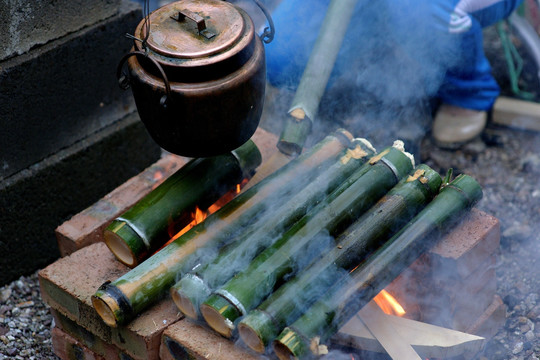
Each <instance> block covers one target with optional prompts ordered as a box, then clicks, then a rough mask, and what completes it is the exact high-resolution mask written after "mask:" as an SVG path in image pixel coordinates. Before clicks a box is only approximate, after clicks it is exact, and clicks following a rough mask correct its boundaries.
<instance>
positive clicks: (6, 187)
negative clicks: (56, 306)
mask: <svg viewBox="0 0 540 360" xmlns="http://www.w3.org/2000/svg"><path fill="white" fill-rule="evenodd" d="M141 149H144V151H141ZM160 156H161V149H160V148H159V147H158V146H157V145H156V144H155V142H154V141H153V140H152V139H150V136H149V135H148V134H147V132H146V130H145V128H144V125H143V124H142V122H141V121H140V120H139V118H138V116H137V115H136V114H130V115H129V116H126V117H124V118H122V119H120V120H118V118H117V119H116V122H114V123H112V124H111V125H109V126H106V127H104V128H103V129H102V130H101V131H99V132H96V133H94V134H92V135H91V136H89V137H87V138H85V139H84V140H82V141H79V142H77V143H75V144H73V145H72V146H70V147H68V148H65V149H63V150H61V151H59V152H58V153H56V154H54V155H52V156H49V157H47V158H46V159H44V160H43V161H41V162H39V163H37V164H35V165H33V166H32V167H30V168H29V169H26V170H25V171H23V172H21V173H19V174H17V175H14V176H11V177H9V178H8V179H6V180H4V181H0V253H2V254H9V256H2V257H0V268H1V269H2V272H0V284H5V283H8V282H10V281H12V280H14V279H17V278H19V277H20V276H21V275H26V274H30V273H33V272H34V271H36V270H37V269H40V268H43V267H45V266H47V265H48V264H50V263H51V262H53V261H54V260H56V259H57V258H58V257H59V251H58V247H57V243H56V238H55V235H54V229H55V228H56V227H57V226H58V225H59V224H61V223H62V222H64V221H65V220H66V219H69V218H70V217H71V216H73V215H74V214H76V213H78V212H80V211H81V210H82V209H84V208H86V207H88V206H89V205H90V204H93V203H94V202H96V201H97V200H98V199H99V198H101V197H102V196H103V195H105V194H107V193H108V192H110V191H111V190H112V189H114V188H116V187H117V186H119V185H120V184H122V183H123V182H125V181H126V179H129V178H130V177H132V176H134V175H136V174H138V173H139V172H141V171H142V170H143V169H145V168H146V167H148V166H149V165H150V164H152V163H154V162H155V161H156V160H157V159H159V157H160Z"/></svg>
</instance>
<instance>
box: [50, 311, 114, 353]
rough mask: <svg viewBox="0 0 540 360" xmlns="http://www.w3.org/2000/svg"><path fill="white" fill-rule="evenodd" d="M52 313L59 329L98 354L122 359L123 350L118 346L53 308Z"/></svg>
mask: <svg viewBox="0 0 540 360" xmlns="http://www.w3.org/2000/svg"><path fill="white" fill-rule="evenodd" d="M51 313H52V315H53V317H54V323H55V326H56V327H57V328H58V329H60V330H62V331H63V332H64V333H66V334H68V335H69V336H71V337H73V338H74V339H75V340H77V341H78V342H80V343H81V344H83V345H84V346H86V347H87V348H88V349H90V350H91V351H93V352H95V353H96V354H97V355H100V356H102V357H104V358H105V359H110V360H116V359H121V351H120V349H119V348H117V347H116V346H113V345H111V344H109V343H107V342H105V341H104V340H103V339H101V338H100V337H98V336H96V335H94V334H93V333H91V332H90V331H88V330H86V329H85V328H83V327H82V326H79V325H78V324H77V323H76V322H74V321H72V320H70V319H68V318H67V317H66V316H64V315H62V314H61V313H60V312H58V311H56V310H54V309H51Z"/></svg>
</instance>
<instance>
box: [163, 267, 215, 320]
mask: <svg viewBox="0 0 540 360" xmlns="http://www.w3.org/2000/svg"><path fill="white" fill-rule="evenodd" d="M210 293H211V291H210V289H209V288H208V286H206V284H205V283H204V281H203V280H202V279H201V278H199V277H198V276H196V275H192V274H188V275H186V276H185V277H183V278H182V279H181V280H180V281H179V282H177V283H176V284H175V285H174V286H173V287H172V288H171V297H172V299H173V301H174V303H175V304H176V307H178V309H179V310H180V311H181V312H182V313H183V314H184V315H186V316H187V317H189V318H191V319H198V318H199V316H200V313H199V306H200V305H201V303H202V302H203V301H204V300H205V299H206V298H207V297H208V296H209V295H210Z"/></svg>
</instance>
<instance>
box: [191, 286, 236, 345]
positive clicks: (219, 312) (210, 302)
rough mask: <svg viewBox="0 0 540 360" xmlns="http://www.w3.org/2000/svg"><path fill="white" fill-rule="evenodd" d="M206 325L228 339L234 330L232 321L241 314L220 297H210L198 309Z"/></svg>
mask: <svg viewBox="0 0 540 360" xmlns="http://www.w3.org/2000/svg"><path fill="white" fill-rule="evenodd" d="M200 311H201V314H202V316H203V318H204V320H205V321H206V323H207V324H208V325H209V326H210V327H211V328H212V329H214V330H215V331H216V332H218V333H220V334H221V335H223V336H225V337H227V338H230V337H232V335H233V331H234V329H235V328H236V326H235V324H234V321H235V320H236V319H238V318H239V317H240V316H242V314H241V312H240V311H239V310H238V309H237V308H236V307H235V306H234V305H233V304H231V303H230V302H229V301H228V300H227V299H225V298H223V297H222V296H220V295H217V294H214V295H211V296H210V297H209V298H208V299H207V300H206V301H205V302H204V303H203V304H202V305H201V307H200Z"/></svg>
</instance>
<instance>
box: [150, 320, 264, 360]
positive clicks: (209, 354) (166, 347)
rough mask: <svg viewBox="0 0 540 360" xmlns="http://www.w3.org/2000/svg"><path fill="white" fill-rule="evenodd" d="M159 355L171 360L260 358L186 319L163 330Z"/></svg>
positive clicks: (246, 359) (248, 359) (247, 359)
mask: <svg viewBox="0 0 540 360" xmlns="http://www.w3.org/2000/svg"><path fill="white" fill-rule="evenodd" d="M160 353H161V354H163V356H165V355H166V354H167V353H168V355H169V356H170V355H172V358H173V359H197V360H237V359H242V360H250V359H253V360H255V359H259V358H260V356H258V355H254V354H252V353H250V351H249V350H246V349H243V348H240V347H239V346H237V345H235V344H234V342H232V341H230V340H227V339H225V338H223V337H222V336H220V335H218V334H217V333H215V332H214V331H212V330H209V329H207V328H206V327H203V326H201V325H198V324H195V323H193V322H191V321H190V320H187V319H183V320H180V321H178V322H177V323H175V324H173V325H171V326H169V328H168V329H167V330H165V332H164V333H163V341H162V345H161V352H160ZM162 358H164V357H162ZM165 359H166V357H165Z"/></svg>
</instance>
